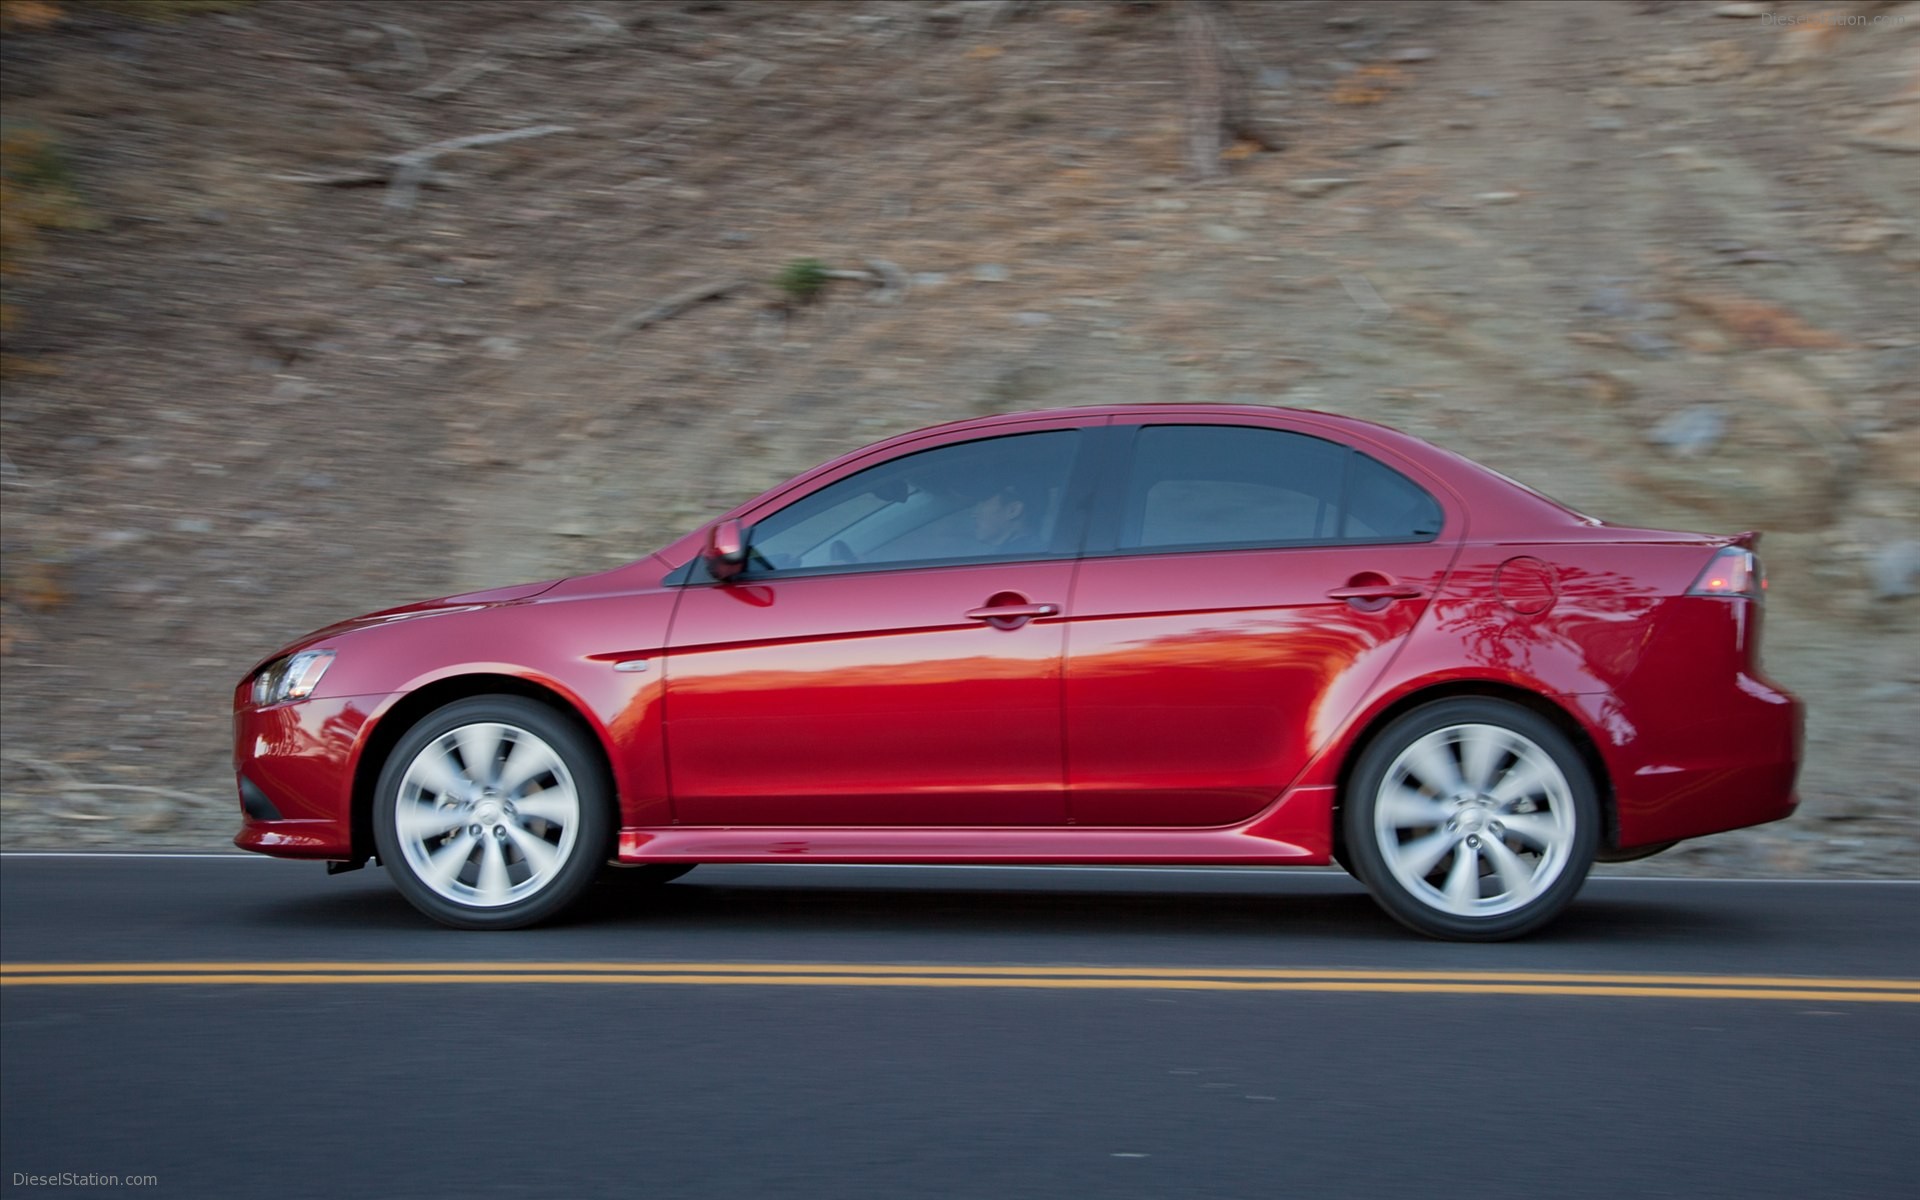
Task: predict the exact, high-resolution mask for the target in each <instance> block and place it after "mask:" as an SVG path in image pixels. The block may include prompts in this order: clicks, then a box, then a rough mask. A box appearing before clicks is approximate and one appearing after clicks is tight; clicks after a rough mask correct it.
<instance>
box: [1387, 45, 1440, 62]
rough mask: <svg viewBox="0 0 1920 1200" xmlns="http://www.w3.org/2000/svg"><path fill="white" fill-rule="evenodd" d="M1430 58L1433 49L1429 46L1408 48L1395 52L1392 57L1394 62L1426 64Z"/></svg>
mask: <svg viewBox="0 0 1920 1200" xmlns="http://www.w3.org/2000/svg"><path fill="white" fill-rule="evenodd" d="M1432 57H1433V49H1432V47H1430V46H1409V47H1407V48H1406V49H1405V50H1395V51H1394V52H1393V55H1392V58H1393V61H1394V62H1403V63H1416V62H1426V61H1427V60H1428V59H1430V58H1432Z"/></svg>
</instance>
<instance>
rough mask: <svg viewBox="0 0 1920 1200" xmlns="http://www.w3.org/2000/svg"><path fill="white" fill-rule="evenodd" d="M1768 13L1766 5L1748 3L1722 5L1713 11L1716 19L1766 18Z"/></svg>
mask: <svg viewBox="0 0 1920 1200" xmlns="http://www.w3.org/2000/svg"><path fill="white" fill-rule="evenodd" d="M1766 13H1767V9H1766V6H1765V5H1760V4H1746V3H1741V4H1722V5H1720V6H1719V7H1718V8H1716V9H1714V10H1713V15H1714V16H1716V17H1760V16H1765V15H1766Z"/></svg>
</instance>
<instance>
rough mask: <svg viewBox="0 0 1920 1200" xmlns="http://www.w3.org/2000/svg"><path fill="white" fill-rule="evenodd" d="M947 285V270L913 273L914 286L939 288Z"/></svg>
mask: <svg viewBox="0 0 1920 1200" xmlns="http://www.w3.org/2000/svg"><path fill="white" fill-rule="evenodd" d="M946 285H947V273H946V272H945V271H916V272H914V275H913V286H914V287H917V288H937V287H945V286H946Z"/></svg>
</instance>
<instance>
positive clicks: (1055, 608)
mask: <svg viewBox="0 0 1920 1200" xmlns="http://www.w3.org/2000/svg"><path fill="white" fill-rule="evenodd" d="M1059 611H1060V606H1059V605H1058V604H989V605H987V606H986V607H985V608H970V609H968V610H967V613H966V617H967V620H969V621H1026V620H1031V619H1032V618H1034V617H1051V616H1053V615H1055V614H1056V613H1058V612H1059Z"/></svg>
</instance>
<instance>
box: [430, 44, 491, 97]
mask: <svg viewBox="0 0 1920 1200" xmlns="http://www.w3.org/2000/svg"><path fill="white" fill-rule="evenodd" d="M500 66H501V64H500V63H499V62H497V61H496V60H494V59H491V58H488V57H487V56H486V55H484V54H483V55H481V56H480V57H479V58H476V59H474V60H472V61H471V62H466V63H462V64H461V65H459V66H457V67H455V68H454V69H453V70H451V71H448V72H447V73H446V74H445V75H443V76H441V77H440V79H439V80H438V81H436V82H434V83H430V84H428V85H427V86H425V87H423V88H417V89H415V90H414V92H413V98H414V99H416V100H439V99H442V98H444V97H447V96H451V95H453V94H454V93H455V92H457V91H459V90H460V89H461V88H463V87H465V86H467V85H468V84H470V83H472V82H473V81H474V80H476V79H478V78H480V77H481V76H482V75H490V74H492V73H493V72H495V71H498V70H499V69H500Z"/></svg>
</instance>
